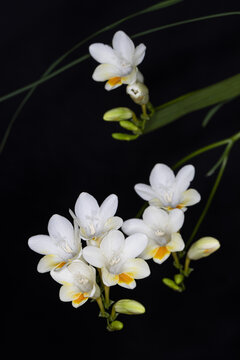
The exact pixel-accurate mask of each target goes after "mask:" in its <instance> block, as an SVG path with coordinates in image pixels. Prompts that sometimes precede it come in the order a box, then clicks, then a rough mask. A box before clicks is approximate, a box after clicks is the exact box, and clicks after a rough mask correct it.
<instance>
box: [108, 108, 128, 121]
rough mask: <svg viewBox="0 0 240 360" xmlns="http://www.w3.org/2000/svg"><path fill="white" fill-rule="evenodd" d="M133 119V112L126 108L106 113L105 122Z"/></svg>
mask: <svg viewBox="0 0 240 360" xmlns="http://www.w3.org/2000/svg"><path fill="white" fill-rule="evenodd" d="M131 118H132V111H131V110H130V109H128V108H126V107H118V108H115V109H112V110H109V111H107V112H105V114H104V115H103V120H105V121H121V120H128V119H131Z"/></svg>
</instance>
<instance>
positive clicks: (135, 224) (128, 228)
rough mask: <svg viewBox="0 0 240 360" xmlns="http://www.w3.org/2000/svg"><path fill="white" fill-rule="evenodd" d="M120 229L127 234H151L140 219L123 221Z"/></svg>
mask: <svg viewBox="0 0 240 360" xmlns="http://www.w3.org/2000/svg"><path fill="white" fill-rule="evenodd" d="M122 231H123V232H124V233H125V234H127V235H133V234H135V233H142V234H145V235H147V236H149V235H151V229H149V227H148V226H147V225H146V224H145V223H144V221H143V220H141V219H129V220H126V221H124V223H123V226H122Z"/></svg>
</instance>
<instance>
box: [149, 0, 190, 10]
mask: <svg viewBox="0 0 240 360" xmlns="http://www.w3.org/2000/svg"><path fill="white" fill-rule="evenodd" d="M182 1H183V0H166V1H160V2H159V3H157V4H155V5H153V6H150V7H149V8H147V9H145V10H144V12H145V13H147V12H151V11H156V10H159V9H163V8H165V7H168V6H172V5H175V4H177V3H179V2H182Z"/></svg>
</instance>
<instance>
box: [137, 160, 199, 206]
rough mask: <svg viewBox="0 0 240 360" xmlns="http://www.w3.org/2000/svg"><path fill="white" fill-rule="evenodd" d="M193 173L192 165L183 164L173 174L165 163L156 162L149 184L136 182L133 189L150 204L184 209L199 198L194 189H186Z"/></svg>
mask: <svg viewBox="0 0 240 360" xmlns="http://www.w3.org/2000/svg"><path fill="white" fill-rule="evenodd" d="M194 175H195V168H194V166H193V165H185V166H183V167H182V168H181V169H180V170H179V171H178V173H177V175H176V176H175V175H174V172H173V171H172V170H171V169H170V167H168V166H167V165H165V164H156V165H155V166H154V168H153V169H152V171H151V174H150V177H149V182H150V186H149V185H145V184H136V185H135V187H134V189H135V191H136V193H137V194H138V195H139V196H140V197H141V198H142V199H144V200H147V201H148V202H149V204H150V205H153V206H156V207H159V208H165V209H166V210H172V209H174V208H178V209H182V210H183V211H184V210H186V207H187V206H191V205H194V204H196V203H198V202H199V201H200V199H201V197H200V194H199V193H198V192H197V191H196V190H194V189H188V187H189V185H190V182H191V181H192V180H193V178H194ZM187 189H188V190H187Z"/></svg>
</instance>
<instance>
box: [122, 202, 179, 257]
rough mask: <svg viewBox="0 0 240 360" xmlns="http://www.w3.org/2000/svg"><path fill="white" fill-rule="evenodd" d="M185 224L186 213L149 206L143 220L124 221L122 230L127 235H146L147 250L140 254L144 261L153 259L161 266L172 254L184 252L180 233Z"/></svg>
mask: <svg viewBox="0 0 240 360" xmlns="http://www.w3.org/2000/svg"><path fill="white" fill-rule="evenodd" d="M183 222H184V213H183V212H182V211H181V210H179V209H173V210H172V211H170V212H169V213H168V212H167V211H165V210H163V209H158V208H156V207H154V206H149V207H148V208H147V209H146V210H145V211H144V213H143V219H129V220H127V221H124V223H123V226H122V230H123V231H124V232H125V234H127V235H133V234H135V233H142V234H145V235H146V236H147V238H148V245H147V247H146V249H145V250H144V251H143V252H142V253H141V254H140V257H142V258H143V259H145V260H147V259H151V258H153V260H154V261H155V262H156V263H158V264H161V263H162V262H163V261H165V260H166V259H167V258H168V257H169V255H170V254H171V252H176V251H182V250H183V249H184V242H183V239H182V237H181V235H180V234H179V233H178V231H179V230H180V229H181V227H182V225H183Z"/></svg>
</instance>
